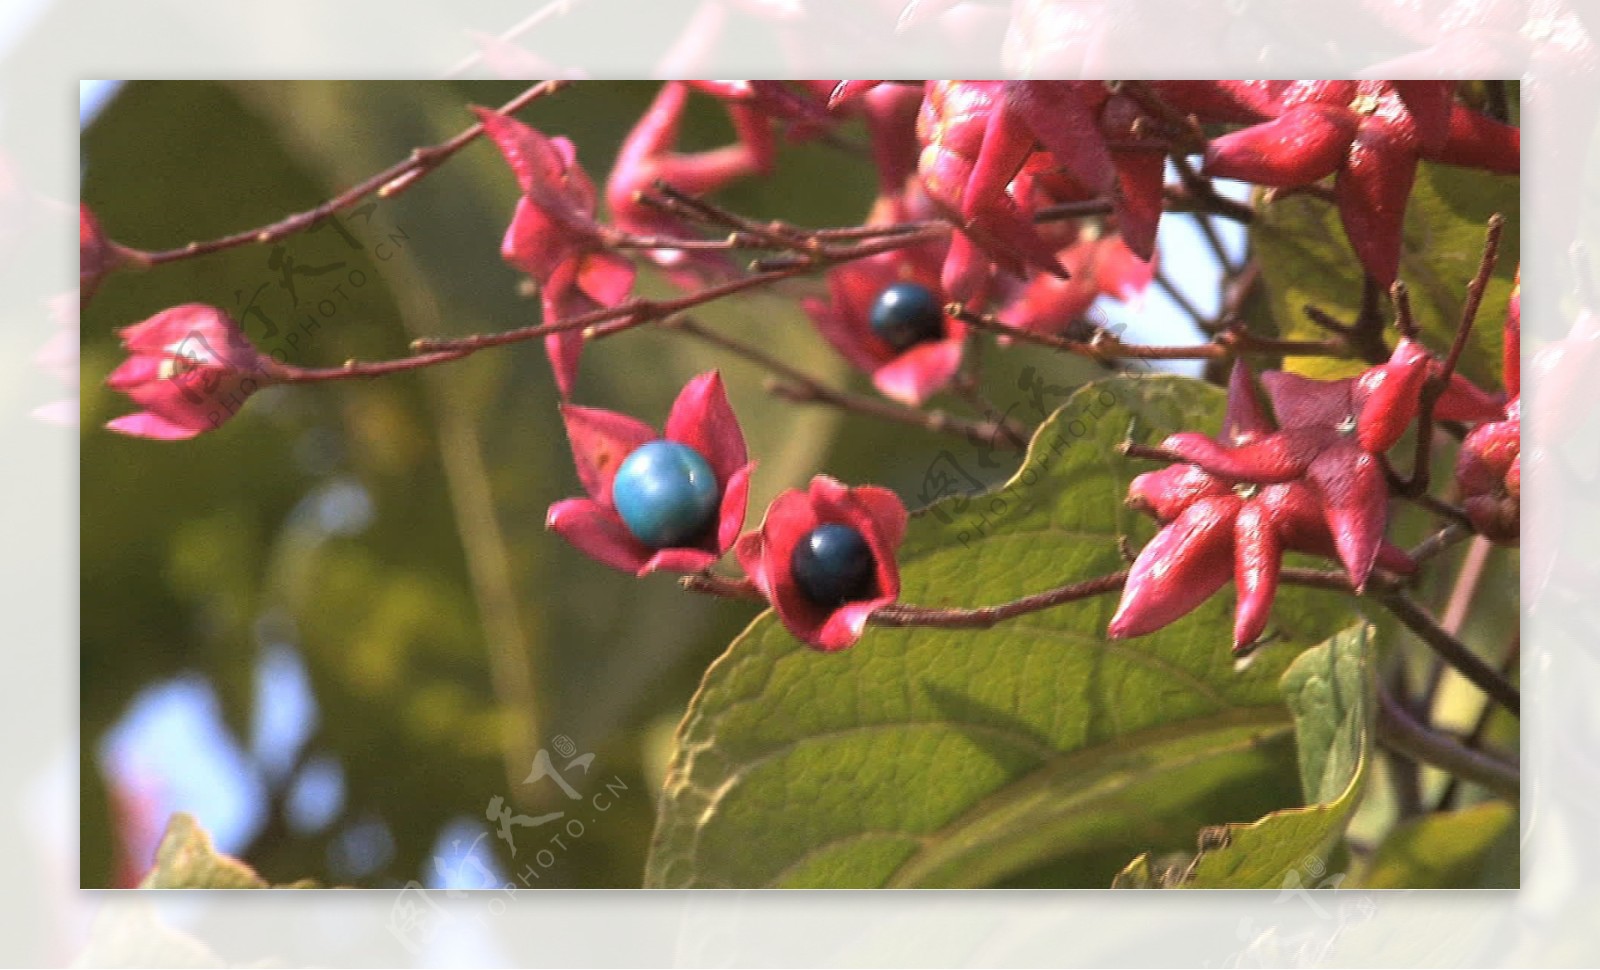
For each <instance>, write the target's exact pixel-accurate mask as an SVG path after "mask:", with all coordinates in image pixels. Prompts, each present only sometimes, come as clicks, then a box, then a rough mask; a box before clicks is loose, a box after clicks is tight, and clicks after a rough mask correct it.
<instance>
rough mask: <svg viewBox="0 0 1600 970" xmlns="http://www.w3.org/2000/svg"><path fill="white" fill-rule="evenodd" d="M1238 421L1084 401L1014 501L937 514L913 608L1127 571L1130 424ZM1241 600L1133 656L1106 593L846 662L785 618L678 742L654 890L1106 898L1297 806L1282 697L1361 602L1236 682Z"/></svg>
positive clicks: (1327, 609) (915, 559)
mask: <svg viewBox="0 0 1600 970" xmlns="http://www.w3.org/2000/svg"><path fill="white" fill-rule="evenodd" d="M1222 403H1223V402H1222V395H1221V393H1220V392H1219V391H1218V390H1217V389H1215V388H1213V387H1211V386H1209V385H1206V384H1203V383H1201V382H1198V381H1193V380H1188V379H1184V378H1176V377H1167V376H1154V377H1119V378H1115V379H1112V380H1107V381H1103V382H1099V383H1096V384H1091V385H1089V386H1087V387H1084V388H1082V389H1080V390H1079V391H1078V392H1077V393H1076V394H1074V395H1073V396H1072V398H1070V399H1069V400H1068V402H1067V403H1066V405H1065V406H1064V407H1063V408H1062V409H1061V410H1060V411H1058V412H1057V413H1056V414H1055V415H1054V416H1052V418H1051V419H1050V420H1049V421H1047V422H1046V423H1045V424H1044V426H1043V427H1041V429H1040V430H1039V432H1038V434H1037V435H1036V436H1035V438H1034V441H1033V444H1032V447H1031V449H1030V451H1029V454H1028V457H1027V459H1026V461H1025V462H1024V464H1023V466H1022V468H1021V469H1020V471H1019V472H1018V474H1017V475H1016V476H1014V477H1013V478H1012V479H1011V481H1010V482H1009V483H1007V484H1006V485H1004V486H1002V487H1001V488H999V489H997V490H995V491H993V492H990V493H988V494H986V495H983V496H979V497H975V498H972V499H970V500H963V499H961V498H959V497H952V498H949V499H946V500H944V501H942V502H940V503H938V504H936V505H935V506H934V507H933V508H932V509H930V510H928V511H925V512H923V513H920V514H918V515H916V516H914V517H913V519H912V522H911V525H910V528H909V531H908V536H907V540H906V543H905V545H904V547H903V548H902V550H901V556H900V562H901V568H902V582H903V594H902V598H903V600H904V601H905V602H908V603H917V604H924V605H929V606H957V605H960V606H976V605H982V604H992V603H1000V602H1006V601H1009V600H1012V599H1015V598H1017V597H1019V596H1022V595H1025V594H1028V593H1033V592H1037V591H1039V590H1042V589H1046V588H1049V587H1053V586H1056V585H1059V584H1061V583H1065V582H1070V581H1073V580H1079V579H1087V578H1089V577H1093V576H1099V575H1103V574H1105V573H1108V572H1112V571H1114V570H1116V569H1118V568H1120V567H1121V566H1122V565H1123V561H1122V559H1121V556H1120V554H1119V551H1118V537H1119V536H1122V535H1129V534H1131V533H1135V532H1137V533H1138V536H1139V537H1140V538H1142V537H1143V536H1145V535H1148V534H1149V532H1150V526H1149V524H1148V523H1147V522H1146V521H1145V520H1144V519H1142V518H1141V517H1139V516H1137V515H1135V514H1134V513H1133V512H1131V511H1130V510H1128V509H1126V508H1125V507H1124V505H1123V497H1124V496H1125V494H1126V488H1127V483H1128V481H1129V479H1130V478H1131V477H1132V476H1133V475H1134V474H1137V473H1138V472H1141V471H1145V470H1148V468H1149V467H1150V466H1149V465H1148V464H1147V463H1143V462H1138V461H1133V460H1129V459H1125V458H1123V457H1122V456H1120V455H1118V454H1117V451H1116V446H1117V444H1118V443H1119V442H1120V441H1121V440H1122V439H1123V438H1124V436H1125V435H1126V433H1127V429H1128V428H1129V425H1130V422H1133V421H1135V420H1137V424H1138V427H1140V428H1141V429H1145V430H1147V431H1150V430H1153V432H1154V433H1157V434H1161V433H1165V432H1168V431H1172V430H1176V429H1178V428H1195V427H1200V428H1215V427H1216V425H1217V424H1218V423H1219V422H1220V417H1221V411H1222ZM947 460H948V461H949V462H951V463H953V466H952V465H945V466H944V468H945V470H946V471H950V470H952V467H953V468H954V469H959V468H961V467H963V463H965V462H966V461H967V458H966V457H965V455H961V456H957V455H955V454H946V455H942V456H940V462H941V463H942V462H945V461H947ZM1229 600H1230V598H1229V597H1228V596H1217V597H1213V599H1212V601H1211V602H1209V603H1207V604H1206V605H1204V606H1203V607H1201V608H1200V609H1199V610H1197V611H1195V613H1193V614H1191V615H1190V616H1188V617H1186V618H1185V619H1183V620H1181V621H1179V622H1178V623H1175V624H1173V625H1172V626H1170V627H1168V628H1167V629H1165V630H1163V631H1161V632H1160V633H1158V634H1155V635H1152V636H1148V637H1144V638H1140V639H1135V640H1127V641H1108V640H1107V639H1106V638H1105V627H1106V623H1107V621H1108V620H1109V619H1110V616H1111V612H1112V610H1113V608H1114V607H1115V602H1116V601H1115V597H1114V596H1101V597H1095V598H1092V599H1088V600H1083V601H1080V602H1077V603H1071V604H1067V605H1064V606H1061V607H1058V608H1056V609H1053V610H1049V611H1045V612H1041V613H1035V614H1031V615H1028V616H1026V617H1022V618H1018V619H1016V620H1013V621H1011V622H1007V623H1002V624H1000V625H998V626H996V627H994V628H992V629H990V630H983V631H972V630H960V631H956V630H934V629H926V628H920V629H890V628H871V629H869V630H868V631H867V633H866V635H865V636H863V637H862V639H861V641H860V642H859V643H858V644H857V645H856V646H855V647H854V648H853V649H851V650H849V651H845V652H843V653H839V654H819V653H816V652H814V651H811V650H809V649H807V648H806V647H804V646H802V645H801V644H799V643H798V642H797V641H795V640H794V639H793V638H791V637H790V636H789V635H788V634H787V633H786V632H785V631H784V629H783V628H782V626H781V625H779V624H778V622H777V621H776V619H775V618H774V617H773V616H771V615H770V614H763V615H762V616H761V617H759V618H758V619H757V620H756V621H755V622H754V623H753V624H751V626H750V628H749V629H748V630H747V631H746V632H745V633H744V634H743V635H742V636H741V637H739V639H738V640H736V641H735V642H734V644H733V645H732V646H731V647H730V648H729V650H728V652H727V653H726V654H725V655H723V656H722V657H721V658H720V659H719V660H718V661H717V662H716V663H715V664H714V665H712V667H711V668H710V670H708V671H707V673H706V677H705V679H704V681H703V683H702V685H701V688H700V691H699V692H698V694H697V695H696V697H695V699H694V701H693V703H692V704H691V705H690V709H689V711H688V714H687V717H686V719H685V721H684V723H683V725H682V727H681V728H680V731H679V736H678V739H677V750H676V753H675V755H674V759H673V763H672V766H671V768H670V770H669V773H668V778H667V783H666V786H665V789H664V792H663V796H662V801H661V805H660V814H659V818H658V822H657V828H656V833H655V837H654V840H653V844H652V851H651V856H650V860H649V864H648V867H647V869H646V876H645V881H646V884H647V885H651V886H854V887H866V886H980V885H990V884H994V883H996V882H999V881H1002V880H1009V881H1010V882H1011V883H1012V884H1015V883H1017V882H1018V881H1021V882H1024V883H1027V882H1029V881H1033V882H1045V883H1048V884H1052V885H1081V886H1105V885H1107V884H1108V883H1109V882H1110V881H1111V879H1112V877H1113V876H1114V875H1115V874H1116V872H1117V870H1118V868H1119V867H1120V866H1121V864H1122V861H1123V860H1125V859H1127V858H1128V857H1129V856H1130V855H1131V854H1133V853H1134V852H1137V851H1140V850H1142V849H1152V848H1153V849H1158V850H1169V851H1173V850H1181V849H1190V850H1192V848H1193V841H1192V840H1193V833H1194V832H1195V831H1196V829H1198V828H1199V827H1201V826H1203V825H1206V824H1209V823H1211V822H1214V821H1216V820H1218V819H1228V818H1252V817H1255V816H1258V815H1260V814H1262V813H1264V812H1267V811H1271V810H1272V809H1274V808H1279V807H1283V806H1285V805H1290V804H1296V803H1298V801H1299V797H1298V794H1297V790H1296V789H1297V785H1296V783H1295V768H1294V763H1295V762H1294V752H1293V740H1292V731H1293V726H1292V724H1291V721H1290V716H1289V711H1288V710H1287V709H1286V707H1285V706H1284V704H1283V700H1282V698H1281V696H1280V695H1279V693H1278V688H1277V680H1278V677H1279V676H1280V675H1281V674H1282V672H1283V671H1284V670H1285V669H1286V667H1287V666H1288V664H1289V662H1290V661H1291V660H1292V658H1293V657H1294V655H1295V653H1296V652H1297V648H1298V647H1303V646H1308V645H1310V644H1314V643H1317V642H1319V641H1321V640H1323V639H1325V638H1326V637H1327V636H1329V635H1330V634H1331V633H1333V632H1334V631H1335V630H1337V629H1339V628H1340V627H1342V626H1343V625H1345V624H1347V623H1348V621H1349V606H1348V601H1347V600H1345V599H1343V598H1341V597H1338V596H1336V595H1331V594H1325V593H1320V592H1315V591H1308V590H1302V589H1286V590H1284V591H1283V592H1282V594H1281V595H1280V597H1279V601H1278V606H1277V610H1276V613H1275V621H1276V623H1277V625H1278V628H1279V630H1280V632H1281V633H1282V635H1283V639H1284V642H1283V643H1281V644H1279V645H1277V646H1274V647H1271V648H1269V649H1267V650H1265V651H1263V652H1262V653H1261V654H1260V655H1258V656H1257V657H1256V658H1255V660H1254V662H1253V664H1252V665H1250V666H1249V667H1248V668H1247V669H1245V670H1243V671H1237V670H1235V667H1234V663H1233V660H1232V658H1231V654H1230V651H1229V647H1228V641H1229V633H1228V631H1229V630H1230V629H1231V618H1230V613H1231V608H1232V603H1231V602H1230V601H1229Z"/></svg>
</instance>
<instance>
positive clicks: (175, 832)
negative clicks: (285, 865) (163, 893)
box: [139, 812, 313, 889]
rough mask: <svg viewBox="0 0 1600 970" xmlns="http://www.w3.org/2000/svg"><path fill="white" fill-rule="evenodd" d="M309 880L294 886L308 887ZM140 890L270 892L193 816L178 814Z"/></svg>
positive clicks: (265, 884)
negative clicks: (225, 853)
mask: <svg viewBox="0 0 1600 970" xmlns="http://www.w3.org/2000/svg"><path fill="white" fill-rule="evenodd" d="M311 885H313V884H312V883H310V882H308V881H301V882H297V883H292V884H291V886H292V887H293V888H307V887H309V886H311ZM139 888H140V889H267V888H269V886H268V883H267V881H266V880H265V879H262V878H261V877H260V876H258V875H256V871H255V870H254V869H252V868H250V867H249V866H247V865H245V864H244V863H243V862H240V861H239V860H238V859H235V858H234V857H233V856H230V855H224V854H223V853H221V852H218V851H217V848H216V846H215V845H213V844H212V842H211V836H210V835H208V834H206V830H205V829H203V828H201V827H200V823H199V822H197V821H195V817H194V816H193V815H190V814H188V813H187V812H178V813H176V814H174V815H173V816H172V819H171V820H170V821H169V822H167V831H166V834H165V835H163V836H162V837H161V844H160V845H159V846H157V848H156V864H155V868H153V869H151V870H150V872H149V874H148V875H146V876H145V877H144V879H143V880H142V881H141V882H140V883H139Z"/></svg>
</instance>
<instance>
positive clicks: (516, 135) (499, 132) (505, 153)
mask: <svg viewBox="0 0 1600 970" xmlns="http://www.w3.org/2000/svg"><path fill="white" fill-rule="evenodd" d="M472 113H473V114H475V115H477V116H478V122H479V123H480V124H482V125H483V133H484V134H485V135H488V136H489V140H490V141H491V142H493V143H494V146H495V147H496V148H498V149H500V155H501V156H502V157H503V158H505V160H506V164H507V165H508V166H510V168H511V172H512V174H513V175H515V176H516V179H517V185H518V186H519V187H520V188H521V189H522V191H523V194H525V195H526V194H528V193H529V192H530V191H531V190H532V189H534V188H535V187H536V186H538V185H553V184H557V183H559V182H560V180H561V177H562V175H563V173H564V172H565V171H566V164H565V160H564V159H563V158H562V156H561V153H560V152H559V151H558V150H557V148H556V146H555V145H554V144H553V143H552V141H551V139H549V138H547V137H545V135H544V134H543V133H542V132H539V131H537V130H535V129H533V128H531V127H529V126H527V125H525V124H523V123H522V122H520V121H518V120H517V119H515V118H512V117H510V116H509V115H503V114H500V113H499V112H498V111H490V110H489V109H487V108H480V107H477V106H476V105H474V106H473V108H472Z"/></svg>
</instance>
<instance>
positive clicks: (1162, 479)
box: [1128, 465, 1232, 523]
mask: <svg viewBox="0 0 1600 970" xmlns="http://www.w3.org/2000/svg"><path fill="white" fill-rule="evenodd" d="M1231 492H1232V488H1231V487H1230V486H1229V485H1228V484H1227V483H1226V482H1224V481H1222V480H1221V479H1219V478H1217V477H1216V476H1215V475H1211V474H1208V473H1206V472H1205V471H1204V470H1202V469H1201V468H1199V467H1198V466H1195V465H1169V466H1168V467H1166V468H1163V469H1161V470H1160V471H1153V472H1145V473H1144V474H1142V475H1138V476H1136V477H1135V478H1134V480H1133V481H1131V482H1129V483H1128V505H1129V507H1131V508H1135V509H1138V510H1139V511H1141V512H1145V513H1147V514H1149V515H1151V516H1154V517H1155V519H1156V521H1158V522H1162V523H1166V522H1171V521H1172V520H1173V519H1175V518H1177V517H1178V516H1179V515H1180V514H1181V513H1182V512H1183V510H1184V509H1186V508H1188V507H1189V506H1191V505H1193V504H1194V503H1195V502H1197V501H1199V500H1200V499H1202V498H1208V497H1211V496H1215V495H1227V494H1229V493H1231Z"/></svg>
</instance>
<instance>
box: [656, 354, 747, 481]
mask: <svg viewBox="0 0 1600 970" xmlns="http://www.w3.org/2000/svg"><path fill="white" fill-rule="evenodd" d="M666 432H667V433H666V437H667V438H669V439H670V440H672V441H677V442H681V443H683V444H686V445H688V446H689V447H691V448H693V449H694V450H695V451H697V452H699V453H700V455H701V457H703V458H704V459H705V460H706V463H707V464H709V465H710V466H711V470H712V471H713V472H715V473H716V476H717V483H718V484H719V485H726V483H727V482H728V481H729V480H730V479H732V478H733V474H734V472H737V471H738V470H739V469H741V468H743V467H744V466H745V465H746V464H748V463H749V461H750V455H749V453H748V452H747V451H746V450H745V443H744V432H743V431H742V430H741V429H740V428H739V418H738V416H737V415H735V414H734V413H733V406H732V405H730V404H729V403H728V393H727V390H726V389H725V388H724V387H723V384H722V375H721V374H719V373H718V372H717V371H714V370H713V371H707V372H706V373H704V374H701V375H699V376H697V377H695V378H693V379H692V380H690V381H689V383H687V384H685V385H684V386H683V390H681V391H679V392H678V397H677V400H675V401H673V402H672V411H671V412H670V413H669V414H668V415H667V428H666Z"/></svg>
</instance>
